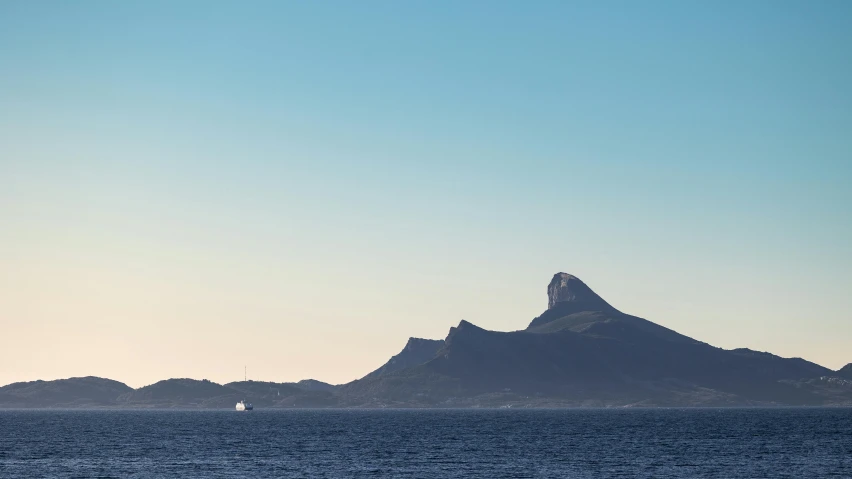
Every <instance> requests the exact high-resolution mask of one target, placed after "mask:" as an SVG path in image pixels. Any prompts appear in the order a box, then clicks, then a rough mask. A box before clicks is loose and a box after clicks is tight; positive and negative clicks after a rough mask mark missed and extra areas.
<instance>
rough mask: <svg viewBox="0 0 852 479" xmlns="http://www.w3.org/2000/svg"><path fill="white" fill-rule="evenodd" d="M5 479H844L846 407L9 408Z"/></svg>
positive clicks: (3, 442)
mask: <svg viewBox="0 0 852 479" xmlns="http://www.w3.org/2000/svg"><path fill="white" fill-rule="evenodd" d="M0 477H3V478H7V477H9V478H37V477H116V478H125V477H132V478H160V477H163V478H166V477H168V478H172V477H176V478H196V477H197V478H202V477H203V478H216V477H222V478H231V477H258V478H261V477H287V478H290V477H305V478H318V477H329V478H331V477H410V478H429V477H441V478H444V477H464V478H478V477H481V478H497V477H513V478H514V477H559V478H609V477H631V478H632V477H653V478H685V477H713V478H738V477H744V478H745V477H748V478H774V477H789V478H827V477H846V478H852V409H647V410H642V409H635V410H630V409H618V410H614V409H613V410H610V409H585V410H267V411H264V410H256V411H252V412H236V411H109V410H107V411H73V410H61V411H49V410H47V411H46V410H41V411H27V410H5V411H0Z"/></svg>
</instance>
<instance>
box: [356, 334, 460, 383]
mask: <svg viewBox="0 0 852 479" xmlns="http://www.w3.org/2000/svg"><path fill="white" fill-rule="evenodd" d="M443 346H444V341H443V340H442V339H421V338H408V342H407V343H406V344H405V347H404V348H402V351H400V352H399V354H397V355H395V356H393V357H392V358H390V359H389V360H388V362H386V363H385V364H384V365H382V366H381V367H380V368H378V369H376V370H375V371H373V372H371V373H370V374H368V375H367V376H366V377H368V378H369V377H377V376H381V375H383V374H388V373H392V372H394V371H400V370H402V369H406V368H410V367H412V366H417V365H419V364H423V363H425V362H426V361H429V360H430V359H432V358H434V357H435V354H437V353H438V350H440V349H441V348H442V347H443Z"/></svg>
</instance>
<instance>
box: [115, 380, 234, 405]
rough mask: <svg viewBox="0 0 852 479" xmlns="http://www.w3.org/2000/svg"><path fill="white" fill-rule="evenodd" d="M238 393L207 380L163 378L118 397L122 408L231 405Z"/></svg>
mask: <svg viewBox="0 0 852 479" xmlns="http://www.w3.org/2000/svg"><path fill="white" fill-rule="evenodd" d="M238 396H239V394H238V393H237V391H234V390H233V389H230V388H227V387H225V386H222V385H221V384H217V383H214V382H212V381H208V380H206V379H202V380H197V379H188V378H178V379H165V380H163V381H159V382H156V383H154V384H151V385H148V386H144V387H141V388H139V389H136V390H134V391H132V392H130V393H127V394H125V395H123V396H121V397H120V398H119V403H121V405H123V406H125V407H156V408H170V407H202V408H209V407H228V406H231V407H233V405H234V404H236V401H237V400H238V399H237V397H238Z"/></svg>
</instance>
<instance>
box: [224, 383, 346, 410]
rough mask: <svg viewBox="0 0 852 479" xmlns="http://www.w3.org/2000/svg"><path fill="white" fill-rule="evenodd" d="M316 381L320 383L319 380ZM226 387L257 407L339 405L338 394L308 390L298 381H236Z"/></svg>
mask: <svg viewBox="0 0 852 479" xmlns="http://www.w3.org/2000/svg"><path fill="white" fill-rule="evenodd" d="M316 382H317V383H319V381H316ZM322 384H325V383H322ZM225 387H226V388H228V389H231V390H233V391H236V392H237V393H238V394H239V395H240V398H241V399H245V400H246V401H248V402H250V403H252V404H254V406H255V407H263V408H273V407H318V408H319V407H330V406H336V405H337V396H336V395H335V394H334V393H333V392H332V391H326V390H317V389H314V390H306V389H303V388H302V387H299V385H298V383H273V382H266V381H236V382H232V383H228V384H225ZM232 406H233V405H232Z"/></svg>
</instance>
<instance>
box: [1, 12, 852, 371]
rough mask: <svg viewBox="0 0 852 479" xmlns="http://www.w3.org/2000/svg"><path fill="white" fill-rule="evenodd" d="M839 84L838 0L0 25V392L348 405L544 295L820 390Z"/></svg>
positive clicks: (842, 143) (108, 16)
mask: <svg viewBox="0 0 852 479" xmlns="http://www.w3.org/2000/svg"><path fill="white" fill-rule="evenodd" d="M245 3H248V5H246V4H245ZM850 85H852V2H848V1H820V2H805V1H798V2H792V1H744V2H743V1H729V2H723V1H713V2H682V1H671V2H662V1H649V2H633V1H629V2H609V1H604V2H567V1H559V2H490V1H489V2H390V1H389V2H370V1H367V2H277V1H276V2H154V1H146V2H107V1H103V2H87V1H81V2H59V1H56V2H42V1H18V2H12V1H6V2H2V3H0V264H2V268H0V321H2V324H3V328H4V334H3V336H2V338H0V364H4V365H5V367H4V368H2V369H0V384H5V383H7V382H11V381H14V380H29V379H36V378H44V379H49V378H53V377H67V376H76V375H85V374H96V375H101V376H108V377H112V378H115V379H119V380H124V381H126V382H128V383H129V384H131V385H135V386H138V385H141V384H146V383H150V382H153V381H154V380H157V379H160V378H164V377H172V376H190V377H196V378H201V377H207V378H210V379H214V380H219V381H226V380H230V379H234V378H236V377H239V376H241V373H242V365H243V364H244V363H248V364H249V370H250V373H251V372H252V371H254V376H255V377H256V378H257V379H268V380H297V379H301V378H304V377H316V378H318V379H323V380H327V381H331V382H342V381H348V380H351V379H354V378H357V377H360V376H361V375H363V374H364V373H366V372H368V371H369V370H371V369H373V368H374V367H377V366H379V365H380V364H381V363H382V362H384V361H385V360H386V359H387V358H388V357H390V355H392V354H395V353H396V352H398V350H399V349H400V348H401V347H402V346H403V344H404V343H405V340H406V339H407V337H408V336H422V337H431V338H440V337H443V336H445V335H446V332H447V330H448V328H449V327H450V326H452V325H455V324H457V322H458V321H459V320H460V319H462V318H464V319H467V320H469V321H471V322H473V323H475V324H478V325H480V326H482V327H486V328H489V329H498V330H513V329H521V328H523V327H525V326H526V324H527V323H528V321H529V320H530V319H531V318H532V317H533V316H536V315H537V314H539V313H540V312H541V310H543V309H544V308H545V306H546V296H545V286H546V284H547V282H548V281H549V279H550V276H551V275H552V274H553V273H555V272H557V271H566V272H569V273H573V274H575V275H578V276H579V277H581V278H582V279H584V280H585V281H586V282H587V283H588V284H589V285H590V286H591V287H592V288H594V289H595V290H596V291H597V292H598V293H600V294H601V295H602V296H604V297H605V298H606V299H607V300H608V301H609V302H610V303H612V304H613V305H615V306H616V307H619V308H620V309H622V310H625V311H627V312H631V313H633V314H637V315H640V316H643V317H646V318H648V319H650V320H653V321H656V322H658V323H661V324H663V325H665V326H668V327H670V328H673V329H676V330H678V331H680V332H682V333H684V334H688V335H691V336H693V337H696V338H697V339H701V340H704V341H707V342H709V343H711V344H714V345H717V346H722V347H741V346H748V347H752V348H755V349H761V350H769V351H772V352H774V353H776V354H781V355H784V356H803V357H805V358H807V359H810V360H813V361H816V362H819V363H821V364H823V365H825V366H828V367H832V368H838V367H840V366H842V365H844V364H846V363H847V362H852V348H850V346H849V345H850V344H852V321H850V319H852V318H850V313H849V312H850V310H852V293H850V291H852V279H850V278H852V276H851V275H850V271H852V86H850ZM250 375H251V374H250Z"/></svg>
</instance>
